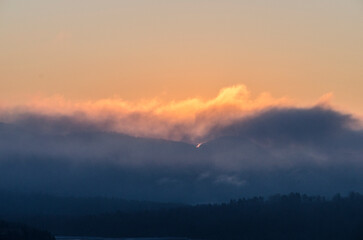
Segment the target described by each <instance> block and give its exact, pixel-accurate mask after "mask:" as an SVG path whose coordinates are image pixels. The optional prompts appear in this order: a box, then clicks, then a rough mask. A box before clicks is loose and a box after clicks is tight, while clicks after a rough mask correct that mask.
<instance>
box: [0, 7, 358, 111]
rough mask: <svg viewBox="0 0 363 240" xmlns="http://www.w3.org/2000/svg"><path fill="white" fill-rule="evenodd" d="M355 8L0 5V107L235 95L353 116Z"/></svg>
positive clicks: (355, 97)
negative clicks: (229, 91)
mask: <svg viewBox="0 0 363 240" xmlns="http://www.w3.org/2000/svg"><path fill="white" fill-rule="evenodd" d="M362 11H363V3H362V2H361V1H359V0H347V1H341V0H318V1H315V0H308V1H287V0H275V1H269V0H257V1H235V0H227V1H215V0H200V1H190V0H185V1H166V0H164V1H160V0H156V1H147V0H135V1H134V0H133V1H128V0H125V1H117V0H108V1H96V0H87V1H69V0H64V1H45V0H33V1H26V0H11V1H7V0H2V1H0V29H1V34H0V43H1V44H0V52H1V55H0V83H1V88H0V103H2V104H3V105H4V104H5V105H7V104H23V103H27V102H29V101H30V100H31V99H33V98H34V97H44V98H49V97H52V96H62V97H63V98H64V99H66V100H67V101H75V102H76V101H96V100H100V99H109V98H114V97H117V98H121V99H123V100H126V101H139V100H140V99H146V100H148V99H154V98H159V99H162V100H164V101H167V102H168V101H169V102H170V101H172V100H175V101H180V100H185V99H189V98H201V99H204V100H207V99H211V98H214V97H215V96H216V95H217V94H218V92H219V91H220V90H221V89H222V88H226V87H232V86H235V85H241V84H242V85H245V86H246V87H247V88H248V89H249V90H250V92H251V94H252V95H253V96H257V95H259V94H261V93H263V92H268V93H270V94H271V95H272V96H274V97H276V98H281V97H289V98H291V99H294V100H295V101H296V102H298V103H301V104H308V103H312V102H314V101H316V100H317V99H319V98H320V97H321V96H322V95H324V94H326V93H333V94H334V101H335V103H336V104H337V105H341V106H342V107H344V109H347V110H348V111H353V112H361V109H362V102H363V101H362V100H363V99H362V95H361V89H362V87H363V81H362V80H363V67H362V64H363V63H362V59H363V45H362V44H361V43H362V42H363V14H362Z"/></svg>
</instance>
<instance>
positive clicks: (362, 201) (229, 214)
mask: <svg viewBox="0 0 363 240" xmlns="http://www.w3.org/2000/svg"><path fill="white" fill-rule="evenodd" d="M28 221H31V222H33V223H34V224H37V225H38V226H42V227H45V229H47V230H49V231H51V232H52V233H54V234H56V235H58V234H59V235H83V236H105V237H188V238H192V239H221V240H226V239H228V240H234V239H252V240H260V239H261V240H262V239H263V240H265V239H269V240H271V239H272V240H274V239H278V240H294V239H299V240H305V239H306V240H313V239H319V240H325V239H326V240H335V239H336V240H338V239H339V240H341V239H349V240H362V239H363V196H362V195H360V194H358V193H351V194H350V195H349V196H346V197H342V196H340V195H336V196H335V197H334V198H332V199H325V198H324V197H319V196H315V197H314V196H307V195H301V194H298V193H293V194H289V195H275V196H273V197H270V198H268V199H264V198H261V197H255V198H250V199H239V200H234V201H230V202H229V203H226V204H203V205H196V206H184V207H178V208H172V209H159V210H145V211H137V212H124V211H119V212H117V213H113V214H98V215H87V216H68V217H65V216H63V217H61V216H40V217H36V218H32V219H28Z"/></svg>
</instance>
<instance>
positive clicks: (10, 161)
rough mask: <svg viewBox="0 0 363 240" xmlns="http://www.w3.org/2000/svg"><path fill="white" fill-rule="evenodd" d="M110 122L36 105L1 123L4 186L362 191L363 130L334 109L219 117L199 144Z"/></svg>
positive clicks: (128, 193) (92, 190)
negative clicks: (128, 130)
mask: <svg viewBox="0 0 363 240" xmlns="http://www.w3.org/2000/svg"><path fill="white" fill-rule="evenodd" d="M108 124H109V122H108V121H104V122H92V121H90V120H88V119H86V118H84V117H83V116H74V117H72V116H71V117H70V116H68V117H64V116H59V117H54V116H53V117H49V116H42V115H34V114H22V115H18V116H17V118H16V121H13V122H9V123H3V124H1V125H0V188H1V189H7V190H14V191H28V192H34V191H35V192H47V193H54V194H61V195H107V196H118V197H123V198H129V199H147V200H162V201H185V202H201V201H203V202H204V201H219V200H226V199H229V198H233V197H241V196H250V195H256V194H258V195H269V194H273V193H284V192H290V191H301V192H306V193H318V194H328V195H329V194H334V193H336V192H347V191H352V190H355V191H363V186H362V184H361V182H362V180H363V177H362V176H363V174H362V172H363V132H362V130H359V129H357V128H353V127H352V126H353V125H355V124H357V120H355V119H354V118H353V117H352V116H351V115H348V114H344V113H340V112H338V111H335V110H332V109H327V108H323V107H314V108H301V109H299V108H279V109H270V110H267V111H264V112H260V113H258V114H256V115H254V116H250V117H248V118H241V119H240V120H235V121H233V122H232V123H230V124H229V125H227V126H225V125H224V126H218V124H216V125H215V126H214V127H213V128H211V131H210V132H209V133H208V135H207V136H205V138H206V139H210V140H209V141H207V142H206V143H204V144H202V145H201V146H200V147H199V148H196V147H195V146H194V145H192V144H189V143H183V142H173V141H167V140H158V139H147V138H136V137H132V136H127V135H123V134H120V133H114V132H110V131H109V130H108V128H107V126H108Z"/></svg>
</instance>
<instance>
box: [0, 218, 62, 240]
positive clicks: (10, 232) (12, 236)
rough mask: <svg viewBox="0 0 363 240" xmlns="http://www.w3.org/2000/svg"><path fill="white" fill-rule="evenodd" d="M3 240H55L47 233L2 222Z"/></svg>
mask: <svg viewBox="0 0 363 240" xmlns="http://www.w3.org/2000/svg"><path fill="white" fill-rule="evenodd" d="M0 239H1V240H55V238H54V237H53V236H52V235H51V234H50V233H49V232H46V231H40V230H37V229H34V228H32V227H29V226H26V225H24V224H17V223H9V222H5V221H1V220H0Z"/></svg>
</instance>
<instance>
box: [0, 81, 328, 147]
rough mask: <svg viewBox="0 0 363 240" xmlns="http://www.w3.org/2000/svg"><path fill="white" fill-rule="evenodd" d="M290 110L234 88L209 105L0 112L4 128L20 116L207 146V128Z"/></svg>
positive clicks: (35, 102)
mask: <svg viewBox="0 0 363 240" xmlns="http://www.w3.org/2000/svg"><path fill="white" fill-rule="evenodd" d="M324 102H326V101H324ZM292 105H293V102H292V100H290V99H288V98H286V97H282V98H274V97H272V96H271V95H270V94H269V93H266V92H264V93H261V94H259V95H258V96H256V97H251V94H250V92H249V91H248V89H247V88H246V87H245V86H244V85H236V86H231V87H227V88H223V89H221V90H220V92H219V93H218V95H217V96H216V97H215V98H212V99H201V98H189V99H185V100H180V101H170V102H166V101H163V100H161V99H158V98H154V99H149V100H140V101H135V102H130V101H126V100H123V99H121V98H109V99H101V100H97V101H79V102H75V101H69V100H66V99H64V98H63V97H62V96H53V97H50V98H41V97H37V98H34V99H32V100H31V101H29V102H28V103H26V104H23V105H21V106H19V105H18V106H4V107H3V108H2V110H1V109H0V110H1V120H2V121H4V122H12V121H17V120H18V119H19V115H24V114H29V115H42V116H45V117H49V118H52V117H53V118H54V117H59V116H62V117H69V118H72V119H75V120H76V121H77V122H78V123H79V125H82V123H84V124H87V123H91V124H95V125H102V127H101V130H103V131H114V132H118V133H125V134H129V135H132V136H139V137H152V138H162V139H169V140H176V141H188V142H192V143H195V144H196V143H200V142H202V141H205V140H207V139H206V138H207V137H206V136H207V134H208V132H209V131H210V129H211V128H214V127H216V126H218V127H223V126H225V125H228V124H231V123H233V122H234V121H236V120H240V119H241V118H244V117H246V116H250V115H251V114H255V113H257V112H259V111H262V110H266V109H268V108H272V107H287V106H292Z"/></svg>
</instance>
